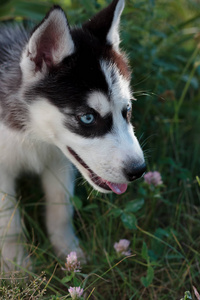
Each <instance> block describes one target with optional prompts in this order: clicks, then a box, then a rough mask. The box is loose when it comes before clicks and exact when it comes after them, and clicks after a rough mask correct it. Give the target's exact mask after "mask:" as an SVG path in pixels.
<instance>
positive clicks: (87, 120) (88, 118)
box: [80, 114, 95, 125]
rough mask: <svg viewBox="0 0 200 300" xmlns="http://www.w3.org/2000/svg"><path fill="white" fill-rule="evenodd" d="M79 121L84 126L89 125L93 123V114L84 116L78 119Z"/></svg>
mask: <svg viewBox="0 0 200 300" xmlns="http://www.w3.org/2000/svg"><path fill="white" fill-rule="evenodd" d="M80 120H81V122H82V123H84V124H86V125H90V124H92V123H94V120H95V118H94V115H93V114H85V115H82V116H81V117H80Z"/></svg>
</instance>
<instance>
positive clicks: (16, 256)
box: [0, 242, 32, 275]
mask: <svg viewBox="0 0 200 300" xmlns="http://www.w3.org/2000/svg"><path fill="white" fill-rule="evenodd" d="M31 269H32V265H31V260H30V257H29V255H28V253H27V252H26V250H25V249H24V246H23V244H20V243H14V242H4V244H3V247H2V250H1V268H0V270H1V273H4V274H7V275H10V273H11V272H12V271H19V272H22V273H26V270H29V271H30V270H31Z"/></svg>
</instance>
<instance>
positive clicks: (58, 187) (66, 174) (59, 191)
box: [42, 159, 83, 258]
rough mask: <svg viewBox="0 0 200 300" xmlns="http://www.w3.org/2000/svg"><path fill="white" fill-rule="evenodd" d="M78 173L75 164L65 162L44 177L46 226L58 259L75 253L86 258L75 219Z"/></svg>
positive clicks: (48, 169) (54, 166)
mask: <svg viewBox="0 0 200 300" xmlns="http://www.w3.org/2000/svg"><path fill="white" fill-rule="evenodd" d="M74 173H75V170H74V167H73V166H72V164H71V163H70V162H69V161H68V160H67V159H63V160H62V162H61V161H60V162H58V160H57V164H55V163H54V164H51V165H50V167H48V168H47V169H45V171H44V172H43V174H42V182H43V188H44V191H45V195H46V202H47V205H46V225H47V230H48V234H49V237H50V240H51V243H52V245H53V248H54V251H55V253H56V255H58V256H59V257H62V258H66V256H67V254H69V252H71V251H76V252H77V256H78V257H83V252H82V250H81V248H80V247H79V243H78V239H77V237H76V236H75V233H74V229H73V225H72V218H73V207H72V204H71V201H70V197H71V196H72V195H73V191H74V178H75V174H74Z"/></svg>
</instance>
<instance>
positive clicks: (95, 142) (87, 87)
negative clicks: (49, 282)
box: [0, 0, 145, 271]
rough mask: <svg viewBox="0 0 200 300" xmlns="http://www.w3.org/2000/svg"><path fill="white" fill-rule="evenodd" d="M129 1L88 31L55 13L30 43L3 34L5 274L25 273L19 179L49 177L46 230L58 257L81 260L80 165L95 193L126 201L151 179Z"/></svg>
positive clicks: (7, 31) (1, 225) (0, 172)
mask: <svg viewBox="0 0 200 300" xmlns="http://www.w3.org/2000/svg"><path fill="white" fill-rule="evenodd" d="M123 8H124V0H113V1H112V3H111V4H110V5H109V6H108V7H107V8H105V9H104V10H102V11H100V12H99V13H98V14H97V15H96V16H95V17H93V18H92V19H91V20H89V21H88V22H86V23H84V24H83V25H82V27H80V28H78V27H75V28H70V27H69V24H68V21H67V18H66V15H65V13H64V12H63V10H62V9H61V8H60V7H58V6H54V7H53V8H52V9H51V10H50V12H49V13H48V14H47V15H46V17H45V18H44V20H43V21H42V22H41V23H40V24H39V25H38V26H37V27H36V28H35V29H34V31H33V32H32V33H31V34H30V33H28V32H27V31H26V30H25V29H23V28H22V27H20V26H15V27H13V26H10V27H6V26H4V25H2V26H1V27H0V249H1V271H9V270H11V269H14V265H13V264H12V261H15V262H16V263H17V264H19V265H23V266H26V263H27V261H26V260H25V259H24V258H25V257H26V253H25V250H24V247H23V245H22V244H23V241H24V240H23V234H22V228H21V222H20V214H19V210H18V203H17V202H16V200H15V179H16V178H17V177H18V176H19V174H20V173H21V172H23V171H31V172H35V173H37V174H39V175H40V176H41V180H42V184H43V188H44V191H45V195H46V201H47V205H46V225H47V230H48V234H49V237H50V239H51V242H52V245H53V247H54V250H55V253H56V254H57V255H60V256H64V257H65V256H66V255H67V254H68V253H69V252H70V251H72V250H74V251H77V253H78V255H79V256H82V250H81V249H80V247H79V244H78V240H77V238H76V237H75V235H74V231H73V227H72V222H71V219H72V214H73V209H72V206H71V203H70V200H69V199H70V196H71V195H73V190H74V178H75V175H74V169H73V167H72V164H74V165H75V166H76V167H77V168H78V170H79V171H80V172H81V173H82V175H83V176H84V177H85V178H86V180H87V181H88V182H89V183H90V184H91V185H92V186H93V188H94V189H96V190H98V191H100V192H105V193H106V192H110V191H111V190H113V191H114V192H115V193H118V194H120V193H123V192H124V191H125V190H126V187H127V184H128V183H129V182H130V181H132V180H134V179H136V178H138V177H139V176H141V175H142V173H143V172H144V170H145V163H144V157H143V153H142V150H141V148H140V146H139V143H138V141H137V138H136V137H135V135H134V131H133V127H132V125H131V123H130V114H131V98H132V94H131V90H130V71H129V68H128V66H127V62H126V59H125V57H124V55H123V54H121V52H120V49H119V43H120V39H119V33H118V27H119V22H120V15H121V13H122V10H123Z"/></svg>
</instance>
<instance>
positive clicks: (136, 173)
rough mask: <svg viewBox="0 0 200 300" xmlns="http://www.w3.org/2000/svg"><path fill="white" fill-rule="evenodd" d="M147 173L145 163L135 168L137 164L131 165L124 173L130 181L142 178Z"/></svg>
mask: <svg viewBox="0 0 200 300" xmlns="http://www.w3.org/2000/svg"><path fill="white" fill-rule="evenodd" d="M145 171H146V164H145V163H143V164H141V165H139V166H135V164H132V165H129V166H128V167H126V168H124V173H125V176H126V178H127V179H128V180H129V181H133V180H135V179H137V178H140V177H141V176H142V175H143V174H144V172H145Z"/></svg>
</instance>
